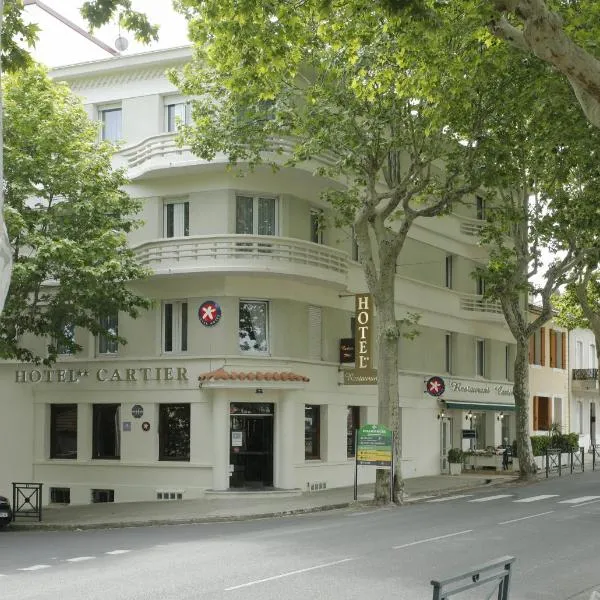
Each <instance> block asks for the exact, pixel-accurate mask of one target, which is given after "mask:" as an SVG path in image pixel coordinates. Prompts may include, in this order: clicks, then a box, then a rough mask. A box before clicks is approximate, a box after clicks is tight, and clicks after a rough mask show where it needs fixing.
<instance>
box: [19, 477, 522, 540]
mask: <svg viewBox="0 0 600 600" xmlns="http://www.w3.org/2000/svg"><path fill="white" fill-rule="evenodd" d="M514 480H515V475H514V474H511V475H508V474H496V473H494V472H490V473H489V474H488V473H473V474H464V473H463V474H462V475H458V476H453V477H451V476H450V475H436V476H430V477H415V478H412V479H406V480H405V502H406V503H410V502H416V501H419V500H422V499H424V498H428V497H434V496H440V495H444V494H448V493H455V492H459V491H461V490H466V489H471V488H481V487H486V486H493V485H498V484H504V483H509V482H511V481H514ZM372 499H373V485H372V484H368V485H361V486H359V489H358V503H355V502H354V489H353V488H352V487H345V488H334V489H329V490H322V491H318V492H301V491H300V490H289V491H287V490H286V491H269V492H264V491H240V492H236V491H225V492H207V493H206V496H205V497H204V498H201V499H195V500H178V501H168V500H167V501H162V502H161V501H158V502H124V503H117V504H114V503H110V504H108V503H107V504H85V505H79V506H52V507H48V508H44V509H43V512H42V519H43V520H42V522H41V523H39V522H38V521H34V520H33V519H24V518H23V517H17V520H16V521H15V522H14V523H12V524H11V525H10V526H9V528H8V530H11V529H12V530H20V531H24V530H27V531H32V530H40V529H42V530H61V529H71V530H73V529H105V528H113V527H136V526H137V527H140V526H148V525H174V524H184V523H211V522H221V521H239V520H246V519H259V518H269V517H277V516H285V515H293V514H302V513H309V512H317V511H322V510H333V509H339V508H348V507H351V506H365V505H368V504H370V503H371V501H372Z"/></svg>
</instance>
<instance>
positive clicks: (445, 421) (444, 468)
mask: <svg viewBox="0 0 600 600" xmlns="http://www.w3.org/2000/svg"><path fill="white" fill-rule="evenodd" d="M450 448H452V419H450V418H448V417H443V418H441V419H440V463H441V464H440V470H441V472H442V473H448V450H450Z"/></svg>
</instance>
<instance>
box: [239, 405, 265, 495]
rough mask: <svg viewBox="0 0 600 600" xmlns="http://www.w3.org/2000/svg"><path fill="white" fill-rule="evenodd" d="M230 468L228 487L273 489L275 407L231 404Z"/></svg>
mask: <svg viewBox="0 0 600 600" xmlns="http://www.w3.org/2000/svg"><path fill="white" fill-rule="evenodd" d="M229 411H230V416H229V420H230V448H229V464H230V465H231V467H230V468H231V469H233V470H232V471H231V472H230V480H229V487H232V488H249V489H263V488H266V487H273V417H274V413H275V405H274V404H269V403H259V402H232V403H231V405H230V409H229Z"/></svg>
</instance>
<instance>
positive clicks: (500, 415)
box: [496, 412, 504, 421]
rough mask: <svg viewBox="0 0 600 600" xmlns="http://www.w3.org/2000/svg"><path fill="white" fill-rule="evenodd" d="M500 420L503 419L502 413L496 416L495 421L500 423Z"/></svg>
mask: <svg viewBox="0 0 600 600" xmlns="http://www.w3.org/2000/svg"><path fill="white" fill-rule="evenodd" d="M502 419H504V413H503V412H500V414H499V415H497V416H496V420H497V421H502Z"/></svg>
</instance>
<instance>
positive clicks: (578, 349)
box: [575, 340, 584, 369]
mask: <svg viewBox="0 0 600 600" xmlns="http://www.w3.org/2000/svg"><path fill="white" fill-rule="evenodd" d="M575 368H576V369H583V368H584V366H583V342H582V341H581V340H577V342H575Z"/></svg>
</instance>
